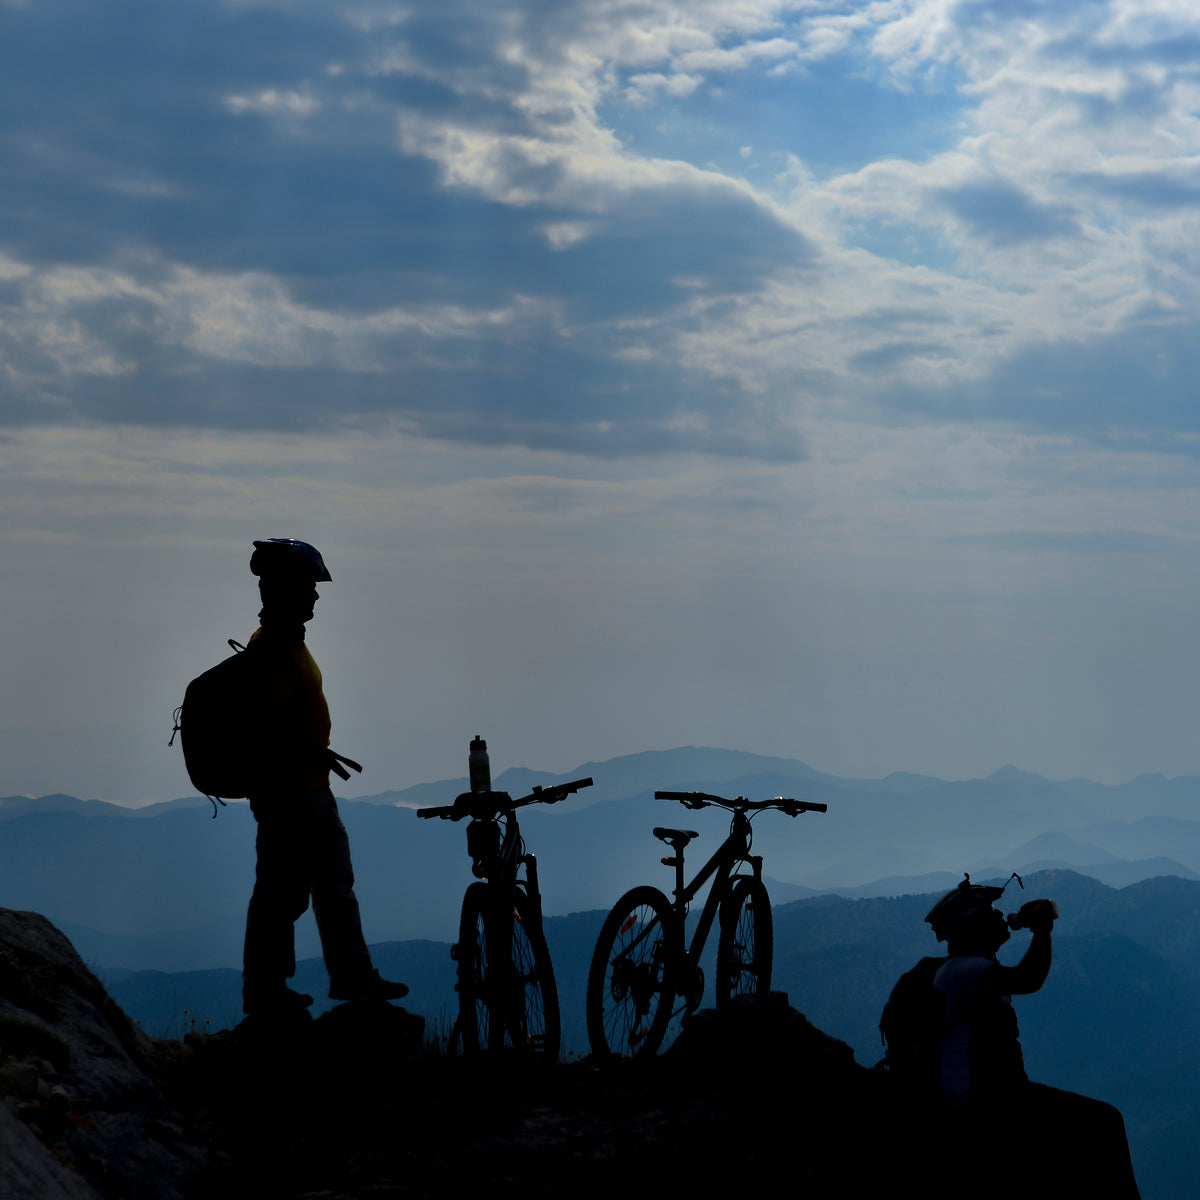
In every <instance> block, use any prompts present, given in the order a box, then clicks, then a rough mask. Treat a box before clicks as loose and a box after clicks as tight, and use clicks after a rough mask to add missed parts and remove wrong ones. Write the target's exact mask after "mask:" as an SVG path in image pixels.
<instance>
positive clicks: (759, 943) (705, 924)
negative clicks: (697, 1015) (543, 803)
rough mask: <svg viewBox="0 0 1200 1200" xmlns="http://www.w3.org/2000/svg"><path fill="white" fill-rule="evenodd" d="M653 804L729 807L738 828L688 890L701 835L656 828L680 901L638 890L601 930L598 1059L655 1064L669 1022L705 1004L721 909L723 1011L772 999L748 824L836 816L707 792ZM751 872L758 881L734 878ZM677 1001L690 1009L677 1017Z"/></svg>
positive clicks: (592, 991) (593, 1003) (594, 1013)
mask: <svg viewBox="0 0 1200 1200" xmlns="http://www.w3.org/2000/svg"><path fill="white" fill-rule="evenodd" d="M654 796H655V799H658V800H677V801H679V803H680V804H682V805H683V806H684V807H685V808H690V809H700V808H708V807H716V808H724V809H726V810H727V811H729V812H731V813H732V814H733V819H732V821H731V822H730V826H729V836H728V837H727V838H726V839H725V841H724V842H723V843H722V844H721V845H720V846H719V847H718V848H717V852H716V853H715V854H714V855H713V856H712V858H710V859H709V861H708V863H707V864H706V865H705V866H704V867H703V868H702V869H701V870H700V872H699V873H698V874H697V875H696V877H695V878H694V879H693V880H692V882H691V883H690V884H688V885H686V886H684V882H683V852H684V848H685V847H686V846H687V844H688V842H690V841H691V840H692V839H693V838H695V837H699V834H698V833H696V832H695V831H694V830H690V829H668V828H665V827H661V826H660V827H656V828H655V829H654V836H655V837H656V838H658V839H659V840H660V841H663V842H665V843H666V844H667V845H668V846H670V847H671V849H672V850H673V852H674V853H673V854H672V855H669V856H665V857H664V858H663V859H662V863H663V865H664V866H668V867H674V868H675V889H674V897H675V898H674V900H668V899H667V897H666V895H665V894H664V893H663V892H662V891H660V890H659V889H658V888H656V887H652V886H649V885H643V886H640V887H635V888H633V889H631V890H630V891H628V892H626V893H625V895H624V896H622V897H621V899H620V900H618V901H617V903H616V906H615V907H614V908H613V910H612V912H610V913H609V914H608V917H607V918H606V919H605V921H604V924H603V926H602V927H601V929H600V936H599V938H598V939H597V941H596V949H595V952H594V953H593V955H592V963H591V968H590V970H589V971H588V983H587V1030H588V1040H589V1041H590V1042H591V1046H592V1053H593V1054H594V1055H596V1056H597V1057H599V1058H608V1057H628V1058H652V1057H653V1056H654V1055H655V1054H656V1053H657V1051H658V1047H659V1045H660V1044H661V1043H662V1040H663V1036H664V1035H665V1033H666V1030H667V1025H668V1024H669V1022H670V1020H671V1018H672V1017H673V1016H676V1015H678V1014H679V1013H687V1014H690V1013H692V1012H694V1011H695V1010H696V1009H697V1008H699V1006H700V1001H701V999H702V998H703V995H704V972H703V971H702V970H701V967H700V956H701V954H702V953H703V951H704V944H705V942H706V941H707V940H708V935H709V932H710V930H711V929H712V925H713V921H714V919H715V918H716V915H717V912H718V910H720V915H721V929H720V936H719V940H718V942H717V978H716V1002H717V1005H718V1006H723V1005H725V1004H728V1003H729V1002H730V1000H732V999H733V998H734V997H735V996H744V995H758V996H762V995H765V994H766V993H767V992H769V991H770V990H771V965H772V952H773V946H772V926H771V902H770V899H769V897H768V896H767V889H766V886H765V885H764V883H763V881H762V855H760V854H751V853H750V846H751V842H752V840H753V839H752V834H751V829H750V822H751V821H752V820H753V819H754V817H755V816H757V815H758V814H759V813H760V812H765V811H766V810H767V809H777V810H778V811H780V812H784V813H786V814H787V815H788V816H790V817H796V816H799V815H800V814H801V813H804V812H825V811H826V810H827V808H828V805H825V804H816V803H812V802H810V801H807V800H793V799H788V798H784V797H783V796H777V797H776V798H775V799H773V800H747V799H746V798H745V797H744V796H738V797H736V798H735V799H733V800H727V799H725V798H724V797H723V796H711V795H709V794H708V793H706V792H655V793H654ZM743 863H745V864H749V866H750V867H751V869H752V871H753V874H745V873H735V872H737V871H738V869H739V868H740V866H741V864H743ZM714 876H715V877H714ZM710 877H714V878H713V885H712V889H711V891H710V892H709V894H708V899H707V900H706V901H705V903H704V908H703V910H702V911H701V913H700V919H699V922H698V923H697V926H696V932H695V934H694V935H693V937H692V943H691V946H690V947H689V946H686V945H685V935H684V919H685V918H686V916H687V913H688V908H689V905H690V904H691V901H692V900H693V899H694V898H695V896H696V894H697V893H698V892H699V890H700V889H701V888H702V887H703V886H704V884H705V882H706V881H707V880H708V879H709V878H710ZM676 996H679V997H680V998H682V1000H683V1004H682V1005H681V1007H680V1008H679V1009H676V1010H674V1011H672V1006H673V1005H674V1002H675V998H676Z"/></svg>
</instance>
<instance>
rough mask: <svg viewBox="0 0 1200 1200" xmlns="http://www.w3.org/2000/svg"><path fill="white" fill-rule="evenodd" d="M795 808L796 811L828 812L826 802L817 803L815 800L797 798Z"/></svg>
mask: <svg viewBox="0 0 1200 1200" xmlns="http://www.w3.org/2000/svg"><path fill="white" fill-rule="evenodd" d="M796 809H797V811H798V812H828V811H829V805H828V804H818V803H817V802H816V801H815V800H797V801H796Z"/></svg>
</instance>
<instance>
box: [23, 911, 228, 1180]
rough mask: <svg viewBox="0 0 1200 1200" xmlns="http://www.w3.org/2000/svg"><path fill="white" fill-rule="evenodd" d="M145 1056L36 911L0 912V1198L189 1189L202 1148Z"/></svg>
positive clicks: (149, 1046) (137, 1036)
mask: <svg viewBox="0 0 1200 1200" xmlns="http://www.w3.org/2000/svg"><path fill="white" fill-rule="evenodd" d="M153 1057H154V1047H153V1043H152V1042H151V1041H150V1039H149V1038H147V1037H146V1036H145V1034H143V1033H142V1032H141V1030H140V1029H138V1028H137V1026H136V1025H134V1024H133V1022H131V1021H130V1020H129V1018H128V1017H126V1016H125V1014H124V1013H123V1012H122V1011H121V1010H120V1009H119V1008H118V1007H117V1005H116V1004H114V1003H113V1001H112V1000H111V999H110V998H109V996H108V994H107V993H106V992H105V990H104V987H103V985H102V984H101V983H100V981H99V980H98V979H97V978H96V976H95V975H93V974H92V972H91V971H89V970H88V969H87V967H86V966H85V965H84V963H83V960H82V959H81V958H80V957H79V955H78V954H76V952H75V949H74V947H73V946H72V945H71V943H70V942H69V941H68V940H67V939H66V938H65V937H64V936H63V935H62V934H61V933H60V932H59V931H58V930H57V929H56V928H55V927H54V926H53V925H52V924H51V923H50V922H49V921H47V920H46V919H45V917H42V916H39V915H38V914H37V913H28V912H13V911H11V910H9V909H0V1064H2V1065H0V1098H2V1100H3V1103H2V1104H0V1195H2V1196H5V1197H13V1198H14V1200H17V1198H21V1200H24V1198H25V1197H29V1198H30V1200H34V1198H36V1200H58V1198H59V1197H62V1198H63V1200H96V1198H98V1197H110V1196H120V1197H121V1198H122V1200H141V1198H142V1197H145V1198H146V1200H160V1198H161V1197H163V1196H171V1195H178V1196H186V1195H189V1194H190V1193H191V1191H192V1187H193V1184H194V1183H195V1181H196V1179H197V1178H198V1177H199V1174H200V1169H201V1167H202V1165H203V1162H204V1157H205V1156H204V1152H203V1150H201V1149H200V1148H199V1147H198V1146H196V1145H194V1144H191V1143H189V1141H188V1140H187V1138H186V1137H185V1136H184V1130H183V1127H182V1125H181V1124H180V1121H179V1119H178V1116H177V1114H175V1113H173V1112H172V1111H171V1110H170V1108H169V1107H168V1105H167V1103H166V1101H165V1100H164V1098H163V1095H162V1093H161V1091H160V1090H159V1088H158V1087H157V1086H156V1084H155V1083H154V1082H153V1080H152V1078H151V1073H150V1072H151V1063H152V1060H153Z"/></svg>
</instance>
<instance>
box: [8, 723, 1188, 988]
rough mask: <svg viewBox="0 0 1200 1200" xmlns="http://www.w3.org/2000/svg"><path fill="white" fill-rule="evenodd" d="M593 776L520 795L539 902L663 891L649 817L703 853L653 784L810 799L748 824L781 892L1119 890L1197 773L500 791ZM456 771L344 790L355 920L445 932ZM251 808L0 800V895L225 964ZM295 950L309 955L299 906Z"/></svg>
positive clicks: (127, 947)
mask: <svg viewBox="0 0 1200 1200" xmlns="http://www.w3.org/2000/svg"><path fill="white" fill-rule="evenodd" d="M585 775H591V776H592V777H593V778H594V779H595V786H594V787H592V788H591V789H588V790H587V791H585V792H583V793H581V794H579V795H578V796H576V797H572V798H571V799H569V800H567V801H565V802H564V803H562V804H560V805H557V806H555V807H553V808H546V807H542V806H531V807H530V808H527V809H524V810H523V811H522V814H521V825H522V830H523V832H524V834H525V838H526V842H527V844H528V847H529V849H530V850H531V851H533V852H534V853H536V854H537V856H538V863H539V869H540V873H541V883H542V893H543V896H544V899H545V907H546V911H547V912H548V913H551V914H565V913H570V912H578V911H586V910H592V909H599V908H606V907H608V906H609V905H611V904H612V902H613V901H614V900H615V899H616V897H617V896H618V895H620V894H621V892H623V891H624V890H626V889H627V888H628V887H631V886H633V885H634V884H636V883H641V882H646V881H647V880H649V881H651V882H658V883H660V884H661V885H663V886H666V885H667V883H668V882H669V880H668V872H667V871H666V869H665V868H663V867H661V866H660V865H659V862H658V860H659V857H660V855H661V847H660V845H659V843H658V842H656V841H655V840H654V839H653V837H652V836H651V834H650V828H651V827H652V826H653V825H656V824H662V823H667V824H676V825H682V826H685V827H687V828H691V829H696V830H699V831H700V832H701V834H702V836H701V838H700V839H699V840H698V841H696V842H695V843H693V844H692V845H691V846H690V847H689V851H688V859H689V862H690V863H691V864H693V865H694V866H699V865H700V864H702V863H703V861H704V860H705V858H707V856H708V855H709V854H710V853H711V852H712V851H713V850H715V848H716V846H717V845H718V844H719V842H720V840H721V838H722V837H723V836H724V834H725V832H726V830H727V828H728V821H727V818H726V817H724V816H723V815H722V814H721V813H720V812H717V811H715V810H709V811H705V812H689V811H685V810H684V809H682V808H681V807H680V806H678V805H676V804H672V803H669V802H665V801H656V800H654V799H653V792H654V790H655V789H656V788H660V789H661V788H668V789H673V790H698V791H709V792H715V793H717V794H721V795H726V796H732V795H735V794H738V793H741V794H744V795H747V796H751V797H754V798H762V797H766V796H772V795H778V794H783V795H789V796H797V797H799V798H802V799H807V800H821V801H824V802H826V803H827V804H828V805H829V811H828V813H825V814H816V813H810V814H806V815H804V816H802V817H800V818H797V819H795V820H791V819H789V818H787V817H784V816H782V815H781V814H779V813H774V812H769V813H765V814H763V815H762V817H761V818H760V819H758V820H757V821H756V823H755V831H756V841H755V852H756V853H761V854H763V855H764V857H765V860H766V861H765V868H764V869H765V872H766V874H767V876H768V877H769V878H770V879H771V881H772V884H771V887H772V893H773V895H774V897H775V899H776V902H777V903H781V902H784V901H787V900H793V899H800V898H803V897H805V896H811V895H814V894H816V893H818V892H821V891H836V892H838V893H839V894H842V895H845V896H856V897H865V896H871V895H902V894H905V893H914V892H927V891H933V890H938V889H944V888H947V887H949V886H952V885H953V884H954V883H955V882H956V881H957V880H958V879H959V878H961V873H962V872H963V871H964V870H969V871H971V872H972V873H973V874H974V875H976V876H980V875H1003V876H1007V875H1008V873H1009V872H1010V871H1012V870H1019V871H1027V870H1038V869H1046V868H1050V867H1070V868H1072V869H1074V870H1077V871H1080V872H1082V873H1084V874H1087V875H1089V876H1091V877H1092V878H1095V879H1098V880H1100V881H1102V882H1105V883H1109V884H1111V885H1113V886H1117V887H1122V886H1125V885H1127V884H1129V883H1133V882H1136V881H1138V880H1140V879H1145V878H1151V877H1154V876H1159V875H1167V874H1173V875H1178V876H1180V877H1185V878H1189V877H1190V878H1195V877H1196V876H1197V874H1200V820H1193V819H1192V818H1193V816H1200V779H1197V778H1182V779H1173V780H1168V779H1165V778H1164V777H1162V776H1159V775H1142V776H1139V777H1138V778H1137V779H1134V780H1132V781H1130V782H1129V783H1126V784H1121V785H1119V786H1105V785H1101V784H1096V783H1091V782H1088V781H1086V780H1071V781H1068V782H1054V781H1051V780H1046V779H1042V778H1040V777H1038V776H1035V775H1029V774H1026V773H1024V772H1021V771H1017V770H1015V769H1013V768H1010V767H1006V768H1004V769H1002V770H1000V771H997V772H995V773H994V774H993V775H991V776H989V777H988V778H986V779H979V780H967V781H962V782H945V781H942V780H937V779H932V778H929V777H925V776H915V775H909V774H893V775H889V776H887V777H885V778H884V779H879V780H862V779H840V778H838V777H836V776H832V775H827V774H823V773H822V772H819V771H815V770H813V769H812V768H810V767H808V766H807V765H806V764H804V763H802V762H799V761H798V760H789V759H779V758H766V757H763V756H759V755H753V754H746V753H742V752H739V751H731V750H714V749H704V748H694V747H683V748H680V749H675V750H669V751H654V752H647V753H644V754H636V755H629V756H625V757H622V758H617V759H613V760H610V761H609V762H606V763H583V764H581V765H580V766H579V767H577V768H575V769H574V770H573V771H569V772H567V773H565V774H563V775H552V774H548V773H545V772H536V771H531V770H525V769H515V770H510V771H506V772H504V774H503V775H501V776H499V777H498V779H497V780H496V786H497V787H501V788H505V789H507V790H508V791H509V792H510V793H511V794H513V795H514V796H515V795H520V794H523V793H524V792H526V791H528V790H529V789H530V788H531V787H532V786H533V785H534V784H538V783H541V784H546V783H554V782H559V781H561V780H565V779H573V778H579V777H581V776H585ZM466 786H467V781H466V778H465V776H464V777H462V778H460V779H449V780H443V781H440V782H435V783H427V784H419V785H417V786H415V787H412V788H407V789H405V790H403V791H398V792H387V793H382V794H380V795H375V796H368V797H362V798H359V799H358V800H352V801H343V802H342V812H343V818H344V820H345V822H346V825H347V827H348V829H349V831H350V838H351V845H352V848H353V852H354V860H355V870H356V874H357V879H358V883H357V887H358V893H359V897H360V899H361V901H362V910H363V914H364V924H365V929H366V933H367V936H368V939H369V940H370V941H372V942H382V941H399V940H410V939H421V938H424V939H434V940H440V941H450V940H452V939H453V938H454V936H455V934H456V931H457V921H458V907H459V902H460V899H461V895H462V892H463V890H464V889H465V888H466V886H467V884H468V883H469V882H470V881H471V874H470V862H469V860H468V858H467V856H466V846H465V836H464V834H465V826H464V825H462V824H452V823H450V822H446V821H436V820H435V821H418V820H417V818H416V815H415V813H414V811H413V809H414V808H415V807H420V806H424V805H429V804H446V803H449V802H450V801H451V800H452V799H453V797H454V796H455V795H456V794H457V793H458V792H459V791H462V790H464V789H465V788H466ZM253 873H254V829H253V819H252V817H251V815H250V813H249V811H248V809H247V807H246V805H245V804H230V805H229V806H228V807H226V808H223V809H222V810H221V811H220V813H219V816H218V817H217V819H215V820H214V819H212V808H211V806H210V804H209V802H208V801H206V800H204V799H201V798H197V797H191V798H185V799H180V800H175V801H170V802H167V803H163V804H157V805H153V806H150V807H148V808H142V809H128V808H123V807H121V806H119V805H115V804H107V803H104V802H101V801H97V800H78V799H75V798H74V797H70V796H61V795H53V796H43V797H39V798H36V799H31V798H28V797H21V796H17V797H5V798H3V799H0V904H2V905H5V906H8V907H12V908H29V909H34V910H36V911H38V912H42V913H44V914H45V915H47V916H49V917H50V918H51V919H52V920H54V921H55V922H56V923H58V924H59V925H60V927H62V928H63V929H64V930H65V931H66V932H68V934H69V935H70V936H71V937H72V939H73V940H74V941H75V944H76V945H77V946H78V947H79V948H80V951H81V953H83V954H84V956H85V957H87V958H88V959H89V960H91V961H93V962H94V963H96V964H97V965H99V966H101V967H103V968H127V969H138V968H157V969H160V970H170V971H179V970H189V969H206V968H210V967H236V966H237V965H238V963H239V961H240V957H241V938H242V929H243V921H244V917H245V907H246V901H247V899H248V897H249V893H250V889H251V886H252V883H253ZM298 936H299V943H298V944H299V950H300V953H301V954H302V955H311V954H316V953H317V952H318V947H317V942H316V937H315V929H314V928H313V927H312V924H311V918H305V921H304V922H302V923H301V927H300V929H299V931H298Z"/></svg>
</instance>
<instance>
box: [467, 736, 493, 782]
mask: <svg viewBox="0 0 1200 1200" xmlns="http://www.w3.org/2000/svg"><path fill="white" fill-rule="evenodd" d="M467 774H468V775H469V776H470V779H471V791H473V792H490V791H491V790H492V764H491V763H490V762H489V761H488V752H487V742H485V741H484V740H483V738H481V737H480V736H479V734H476V735H475V739H474V741H472V742H471V753H470V754H469V755H467Z"/></svg>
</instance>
